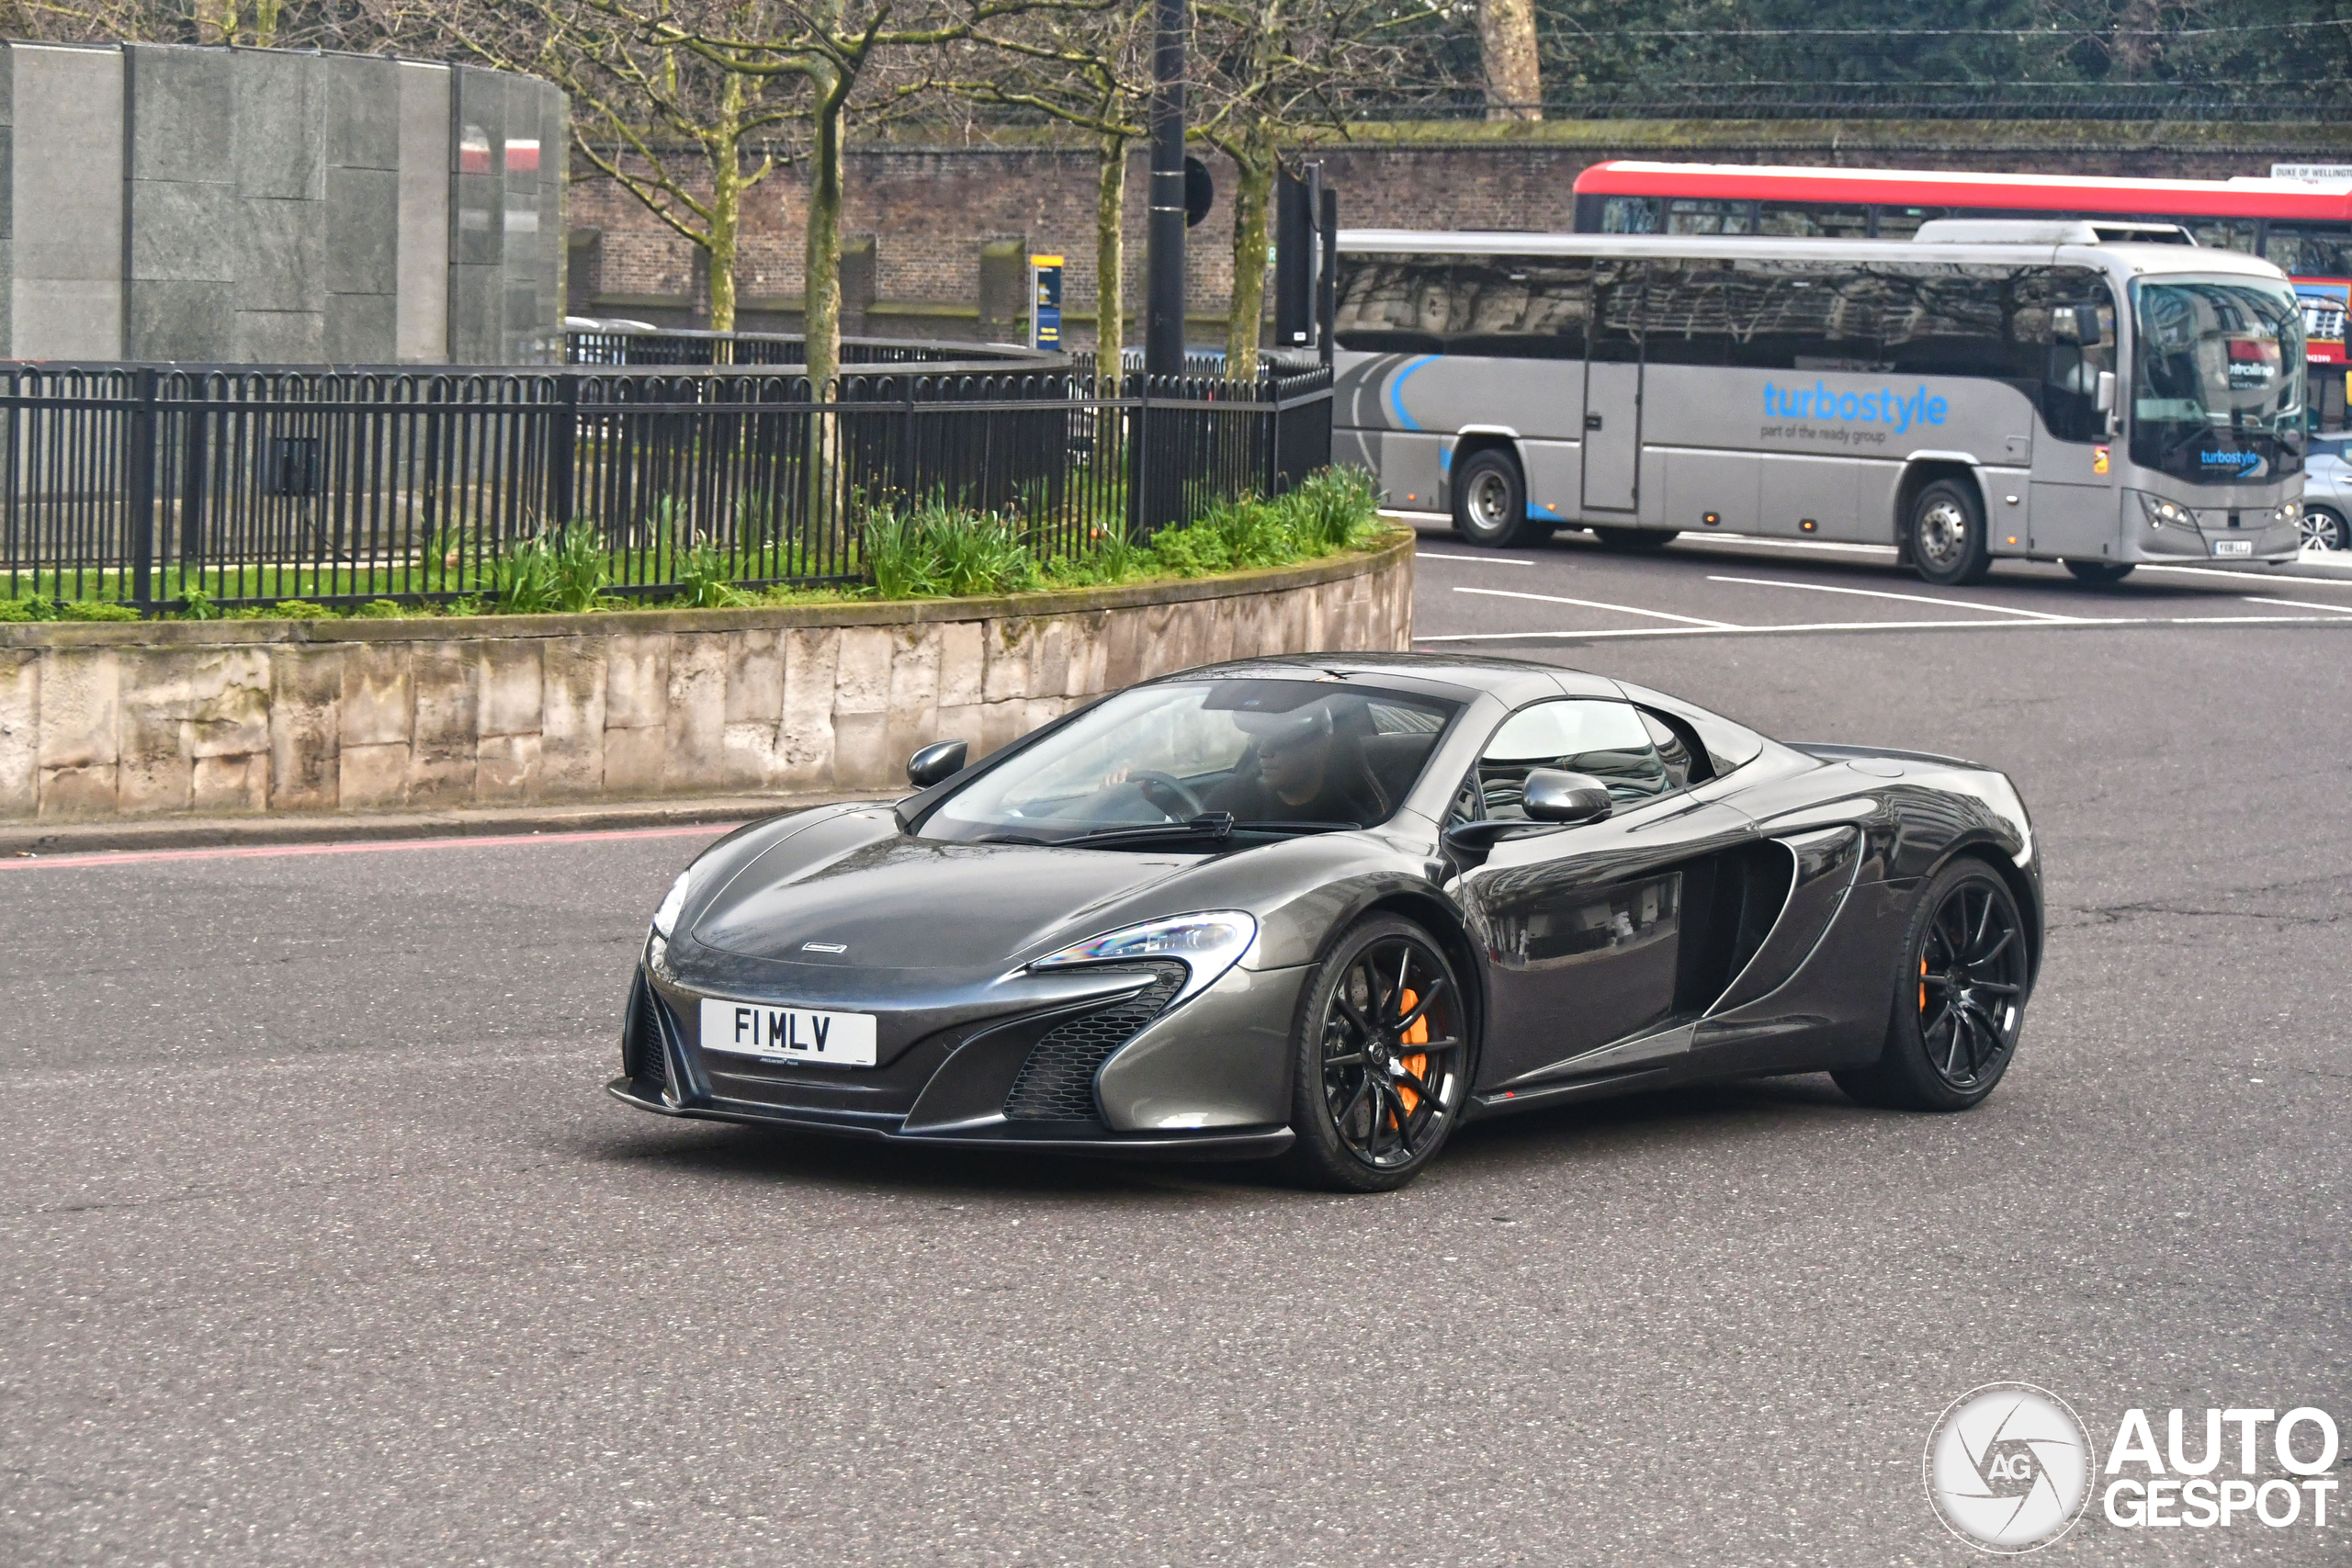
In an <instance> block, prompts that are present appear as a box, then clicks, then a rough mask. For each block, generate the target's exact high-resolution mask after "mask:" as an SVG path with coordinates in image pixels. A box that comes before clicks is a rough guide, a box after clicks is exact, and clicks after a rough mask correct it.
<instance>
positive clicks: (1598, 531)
mask: <svg viewBox="0 0 2352 1568" xmlns="http://www.w3.org/2000/svg"><path fill="white" fill-rule="evenodd" d="M1592 536H1593V537H1594V538H1596V539H1599V540H1600V542H1601V543H1602V544H1604V545H1606V546H1608V547H1610V548H1611V549H1612V550H1662V549H1664V548H1666V547H1667V546H1668V545H1670V544H1672V543H1674V541H1675V540H1677V539H1679V538H1680V537H1681V536H1682V530H1681V529H1679V528H1595V529H1594V530H1593V531H1592Z"/></svg>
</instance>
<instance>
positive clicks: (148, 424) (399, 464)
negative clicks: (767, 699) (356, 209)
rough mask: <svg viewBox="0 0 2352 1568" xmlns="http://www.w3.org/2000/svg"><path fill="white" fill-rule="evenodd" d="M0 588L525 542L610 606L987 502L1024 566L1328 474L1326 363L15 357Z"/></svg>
mask: <svg viewBox="0 0 2352 1568" xmlns="http://www.w3.org/2000/svg"><path fill="white" fill-rule="evenodd" d="M0 388H4V389H5V394H6V395H5V396H0V596H6V597H10V598H17V597H34V596H40V597H51V598H61V599H109V600H117V601H120V602H122V603H125V604H131V605H134V606H136V607H138V608H139V609H141V610H142V611H155V610H162V609H173V608H180V607H184V606H186V605H187V604H188V603H189V602H190V600H191V598H194V599H196V600H198V601H199V602H201V601H209V602H211V603H213V604H219V605H221V606H223V607H227V606H233V605H237V604H271V603H276V602H278V601H280V600H285V599H291V598H300V599H307V600H311V601H313V602H317V603H321V604H355V603H360V602H365V601H368V600H373V599H394V600H402V601H449V600H456V599H460V598H465V597H469V596H482V597H503V596H505V595H506V593H507V590H508V586H509V584H510V581H511V580H512V575H513V574H514V573H515V572H517V571H520V570H524V565H525V564H526V558H536V560H537V565H538V566H539V567H541V568H547V567H548V562H549V560H550V559H551V558H568V559H571V560H572V562H573V563H574V564H575V565H576V566H577V567H578V568H579V569H580V570H582V571H583V572H586V573H587V574H589V575H590V576H593V577H594V578H595V579H597V580H598V581H602V582H604V583H606V584H608V586H606V587H605V590H604V591H605V592H612V593H616V594H621V595H639V596H648V595H650V596H670V595H673V594H676V593H677V592H680V591H681V590H682V589H692V588H694V587H695V586H696V585H698V584H705V583H714V582H724V583H728V584H732V585H735V586H739V587H744V586H765V585H771V584H777V583H794V584H820V583H828V582H834V583H842V582H853V581H860V580H862V579H863V578H864V577H865V572H866V567H865V560H864V558H863V556H862V553H861V541H862V539H863V538H864V536H865V529H866V527H867V525H869V524H870V523H871V522H873V521H874V520H875V519H876V518H877V517H878V516H881V515H883V514H886V513H894V512H895V513H904V512H906V511H908V510H910V509H912V508H916V507H920V506H922V505H924V504H927V503H933V502H937V503H944V504H945V505H947V506H951V507H955V508H957V509H963V510H969V511H975V512H984V513H995V514H997V515H999V516H1001V517H1003V518H1005V519H1007V520H1008V521H1010V522H1012V523H1013V524H1015V525H1017V526H1018V527H1019V528H1020V529H1021V530H1022V532H1023V536H1024V537H1025V538H1026V539H1027V541H1028V542H1029V543H1030V545H1031V547H1033V548H1035V550H1037V551H1038V552H1040V553H1041V554H1044V555H1047V556H1053V555H1069V554H1075V553H1079V552H1082V551H1085V550H1087V549H1089V548H1091V547H1094V546H1095V545H1097V544H1099V542H1100V541H1101V539H1102V538H1103V536H1104V535H1105V534H1106V533H1111V532H1124V533H1125V534H1126V535H1127V536H1130V537H1133V538H1137V539H1141V538H1144V537H1148V536H1149V534H1150V533H1151V532H1153V531H1154V530H1155V529H1156V528H1157V527H1159V526H1161V525H1166V524H1168V523H1170V522H1172V521H1176V520H1179V519H1182V518H1188V517H1191V516H1194V515H1197V514H1198V513H1199V512H1200V511H1201V510H1202V509H1203V508H1204V507H1205V506H1207V505H1208V504H1210V503H1211V502H1215V501H1216V500H1219V499H1224V498H1232V497H1238V496H1240V495H1242V494H1245V493H1257V494H1261V495H1273V494H1279V493H1280V492H1282V491H1284V490H1286V489H1288V488H1289V486H1290V485H1291V484H1292V483H1294V482H1295V480H1296V479H1299V478H1301V477H1303V476H1304V475H1305V474H1306V473H1307V472H1309V471H1311V470H1312V469H1314V468H1319V467H1321V466H1323V465H1324V464H1325V463H1327V462H1329V456H1330V444H1331V391H1330V372H1329V370H1328V369H1327V368H1324V367H1298V366H1292V365H1284V366H1281V367H1275V368H1273V369H1272V370H1270V371H1269V372H1268V373H1267V374H1266V375H1264V376H1263V377H1261V378H1260V379H1259V380H1258V381H1255V382H1248V383H1244V382H1233V381H1225V380H1217V379H1214V378H1202V377H1185V378H1164V379H1160V380H1148V379H1147V378H1145V377H1143V376H1142V375H1140V374H1135V373H1126V374H1122V375H1119V376H1115V377H1110V376H1098V375H1096V374H1094V373H1093V372H1092V370H1091V367H1090V366H1087V365H1084V364H1073V363H1068V362H1065V363H1064V364H1063V365H1061V366H1059V367H1045V368H1008V367H1005V366H1003V365H1001V364H995V365H976V364H962V365H953V364H925V365H920V366H912V367H907V368H904V369H890V368H876V369H872V370H854V371H852V372H851V373H849V374H845V375H843V376H842V378H840V380H839V381H838V382H837V384H836V388H835V392H834V395H833V397H831V399H830V400H817V399H815V398H813V397H812V396H811V394H810V389H809V382H808V380H807V378H805V377H800V376H795V375H792V374H790V373H789V372H788V371H779V370H765V371H759V370H746V369H741V368H738V369H729V370H719V369H689V368H680V369H674V370H668V371H650V370H606V369H598V368H587V367H582V368H579V369H569V370H552V369H550V370H544V371H542V370H514V369H509V370H500V371H484V372H463V371H439V370H436V371H422V372H420V371H406V370H394V369H385V370H354V371H339V370H310V369H302V370H295V369H257V368H252V367H243V368H215V369H193V368H188V367H122V366H104V367H59V366H19V367H14V368H11V369H9V370H8V371H6V374H5V377H0Z"/></svg>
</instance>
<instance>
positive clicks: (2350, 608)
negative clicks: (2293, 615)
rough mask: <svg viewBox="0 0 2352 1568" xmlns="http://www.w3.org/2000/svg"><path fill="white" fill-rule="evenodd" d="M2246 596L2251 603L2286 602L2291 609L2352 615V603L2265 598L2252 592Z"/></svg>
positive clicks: (2246, 599) (2248, 602) (2247, 601)
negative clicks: (2314, 602) (2315, 602)
mask: <svg viewBox="0 0 2352 1568" xmlns="http://www.w3.org/2000/svg"><path fill="white" fill-rule="evenodd" d="M2245 602H2246V603H2247V604H2284V605H2285V606H2286V607H2287V608H2288V609H2290V610H2333V611H2335V613H2336V614H2337V615H2352V604H2305V603H2303V601H2301V599H2264V598H2261V597H2258V596H2257V595H2256V594H2252V593H2248V594H2246V595H2245Z"/></svg>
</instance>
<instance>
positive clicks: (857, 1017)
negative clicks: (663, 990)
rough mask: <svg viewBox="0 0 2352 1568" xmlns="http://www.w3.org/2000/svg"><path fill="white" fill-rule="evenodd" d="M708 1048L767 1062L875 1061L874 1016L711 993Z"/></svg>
mask: <svg viewBox="0 0 2352 1568" xmlns="http://www.w3.org/2000/svg"><path fill="white" fill-rule="evenodd" d="M702 1048H703V1049H704V1050H706V1051H724V1052H726V1053H727V1054H728V1055H732V1056H757V1057H759V1058H760V1059H761V1060H762V1061H764V1062H819V1063H822V1064H824V1065H825V1066H834V1067H870V1066H873V1065H874V1015H873V1014H872V1013H868V1012H814V1011H811V1010H809V1009H808V1008H779V1007H761V1006H757V1005H755V1004H753V1003H751V1002H722V1001H718V1000H717V999H715V998H709V997H706V998H703V1004H702Z"/></svg>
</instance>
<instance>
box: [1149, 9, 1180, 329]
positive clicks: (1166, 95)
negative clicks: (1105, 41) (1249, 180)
mask: <svg viewBox="0 0 2352 1568" xmlns="http://www.w3.org/2000/svg"><path fill="white" fill-rule="evenodd" d="M1153 23H1154V26H1155V27H1156V28H1157V29H1158V34H1159V37H1158V39H1157V41H1156V43H1155V46H1154V48H1153V51H1152V88H1151V124H1150V130H1151V227H1150V230H1149V232H1148V247H1149V248H1148V258H1147V264H1148V277H1147V285H1146V299H1147V304H1146V310H1145V316H1144V335H1143V367H1144V373H1145V374H1146V375H1147V376H1181V375H1182V374H1183V373H1184V44H1185V38H1184V35H1185V33H1186V31H1187V30H1188V29H1189V28H1190V26H1191V18H1190V17H1188V16H1187V14H1186V3H1185V0H1155V5H1154V6H1153Z"/></svg>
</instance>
